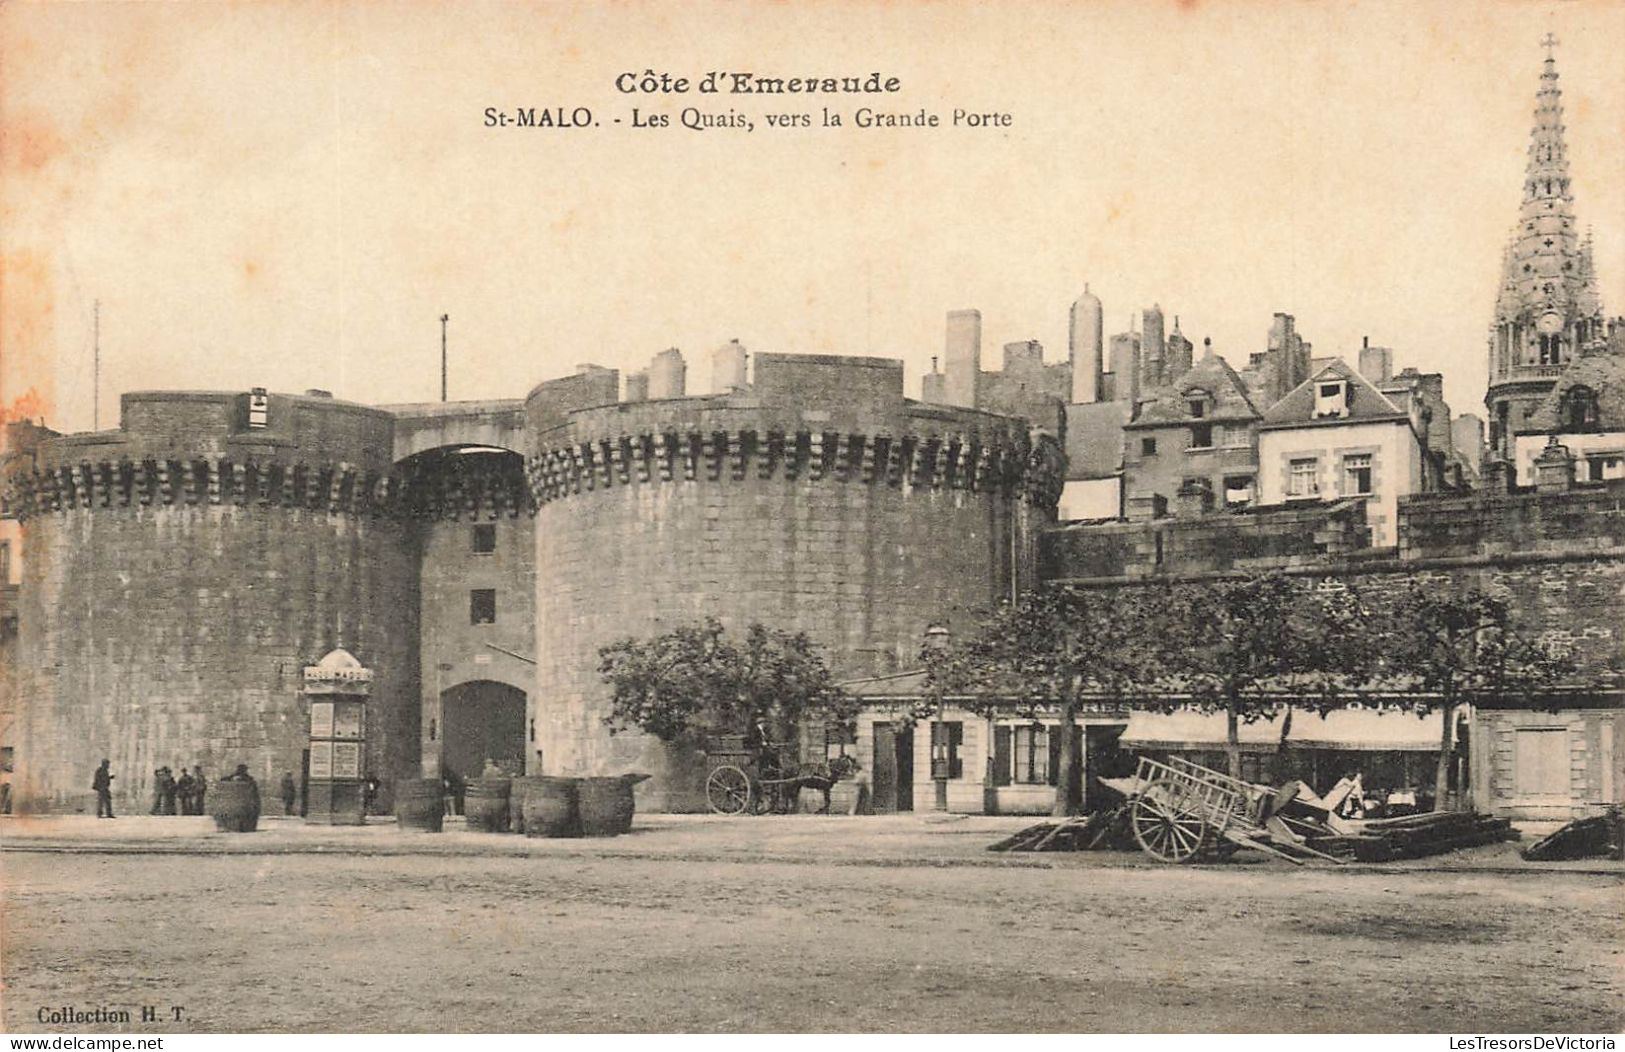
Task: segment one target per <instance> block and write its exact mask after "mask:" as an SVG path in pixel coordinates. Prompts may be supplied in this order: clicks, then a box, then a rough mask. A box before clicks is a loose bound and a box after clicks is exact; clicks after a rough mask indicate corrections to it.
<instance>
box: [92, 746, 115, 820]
mask: <svg viewBox="0 0 1625 1052" xmlns="http://www.w3.org/2000/svg"><path fill="white" fill-rule="evenodd" d="M111 763H112V761H110V760H103V761H102V765H101V766H100V767H98V768H96V776H95V777H94V778H92V779H91V780H90V787H91V788H92V789H94V790H96V817H97V818H112V817H114V816H113V772H112V771H110V770H108V768H109V767H110V766H111Z"/></svg>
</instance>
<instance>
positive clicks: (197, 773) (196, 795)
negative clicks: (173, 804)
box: [192, 764, 209, 815]
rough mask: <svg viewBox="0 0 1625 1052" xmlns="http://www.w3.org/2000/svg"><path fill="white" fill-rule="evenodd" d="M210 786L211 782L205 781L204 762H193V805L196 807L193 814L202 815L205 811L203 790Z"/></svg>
mask: <svg viewBox="0 0 1625 1052" xmlns="http://www.w3.org/2000/svg"><path fill="white" fill-rule="evenodd" d="M208 787H209V783H207V782H205V781H204V780H203V765H202V764H193V765H192V806H193V808H194V810H193V811H192V813H193V814H195V815H201V814H202V813H203V790H205V789H207V788H208Z"/></svg>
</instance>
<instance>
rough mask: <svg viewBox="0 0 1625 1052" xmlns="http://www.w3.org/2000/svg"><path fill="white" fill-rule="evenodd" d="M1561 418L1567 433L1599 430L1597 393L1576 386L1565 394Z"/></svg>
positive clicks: (1587, 388)
mask: <svg viewBox="0 0 1625 1052" xmlns="http://www.w3.org/2000/svg"><path fill="white" fill-rule="evenodd" d="M1560 416H1561V418H1562V421H1563V428H1564V430H1566V431H1595V430H1597V392H1595V391H1593V390H1592V389H1591V388H1589V387H1585V386H1583V385H1581V384H1576V385H1574V386H1573V387H1571V388H1569V389H1568V390H1567V391H1565V392H1563V402H1562V409H1561V411H1560Z"/></svg>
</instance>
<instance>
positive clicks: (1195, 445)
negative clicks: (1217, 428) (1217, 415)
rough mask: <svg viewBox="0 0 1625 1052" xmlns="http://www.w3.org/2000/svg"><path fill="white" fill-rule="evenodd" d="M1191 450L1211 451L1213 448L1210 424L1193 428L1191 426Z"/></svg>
mask: <svg viewBox="0 0 1625 1052" xmlns="http://www.w3.org/2000/svg"><path fill="white" fill-rule="evenodd" d="M1191 448H1192V449H1212V448H1213V425H1212V424H1196V425H1195V426H1193V427H1192V428H1191Z"/></svg>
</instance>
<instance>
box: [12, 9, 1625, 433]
mask: <svg viewBox="0 0 1625 1052" xmlns="http://www.w3.org/2000/svg"><path fill="white" fill-rule="evenodd" d="M1547 32H1552V33H1555V34H1556V36H1557V37H1558V40H1559V44H1558V46H1557V50H1556V53H1557V58H1558V69H1559V72H1560V74H1561V80H1560V85H1561V87H1562V89H1563V98H1564V103H1565V107H1566V120H1567V125H1568V133H1567V137H1568V146H1569V153H1570V157H1571V165H1572V169H1571V172H1572V176H1573V192H1574V197H1575V208H1576V211H1577V214H1578V217H1579V220H1580V223H1581V225H1582V226H1592V227H1594V228H1595V237H1596V263H1597V270H1598V273H1599V278H1600V284H1601V291H1602V297H1603V302H1604V305H1605V308H1606V309H1608V310H1609V311H1610V312H1611V313H1613V314H1622V313H1625V178H1622V174H1625V134H1622V133H1625V77H1622V76H1621V75H1620V57H1619V47H1618V42H1619V41H1620V40H1622V39H1625V3H1620V2H1618V0H1614V2H1610V3H1595V2H1585V0H1574V2H1566V3H1541V2H1529V3H1509V2H1500V3H1497V2H1487V3H1472V4H1469V3H1466V2H1461V3H1454V2H1452V3H1445V2H1431V3H1386V2H1380V3H1379V2H1352V3H1340V4H1309V3H1298V2H1291V0H1279V2H1262V0H1256V2H1241V0H1235V2H1218V0H1213V2H1209V0H1186V2H1183V3H1178V2H1169V3H1158V2H1156V0H1148V2H1134V3H1127V2H1117V0H1090V2H1085V0H1078V2H1072V3H1042V2H1034V3H1028V4H1008V5H993V4H980V3H969V2H962V0H941V2H936V3H930V2H924V0H919V2H903V0H893V2H876V3H858V2H837V0H826V2H807V3H797V4H788V3H765V2H749V0H747V2H743V3H736V4H728V5H721V4H704V3H695V4H684V5H680V6H679V5H670V4H654V3H632V2H627V3H595V4H582V5H569V4H525V3H511V4H482V3H459V4H456V5H441V4H430V3H409V2H403V3H369V4H361V3H334V4H328V3H304V2H284V0H267V2H263V3H255V4H234V3H229V2H228V3H219V4H209V5H202V4H191V3H184V2H183V3H176V4H163V5H159V4H100V3H93V2H92V3H81V4H72V5H69V4H56V3H28V2H15V3H8V4H5V5H4V6H0V69H3V70H4V75H3V76H0V409H4V410H5V411H6V412H8V413H9V414H10V415H12V416H29V417H33V418H39V417H43V418H44V419H45V420H46V422H47V423H48V424H49V425H50V426H53V427H56V428H58V429H61V430H69V431H76V430H85V429H89V428H91V427H92V426H93V424H99V426H101V427H103V428H106V427H111V426H115V425H116V422H117V398H118V394H119V393H120V392H123V391H128V390H144V389H154V388H189V389H215V390H243V389H247V388H249V387H254V386H261V387H268V388H271V389H273V390H280V391H295V392H297V391H302V390H305V389H306V388H323V389H327V390H330V391H332V392H333V393H334V394H335V395H337V396H338V397H340V398H347V399H352V400H356V401H361V402H367V403H375V404H387V403H396V402H412V401H432V400H434V399H436V398H438V397H439V384H440V360H439V359H440V335H441V326H440V321H439V319H440V316H441V315H442V314H445V315H449V317H450V321H449V323H448V325H447V335H448V345H449V357H450V393H451V397H452V398H453V399H473V398H518V397H523V396H524V394H525V393H526V392H527V391H528V390H529V389H530V388H531V387H532V386H534V385H535V384H536V383H538V382H540V381H541V380H544V379H548V378H551V377H554V376H559V375H563V374H565V373H568V372H571V371H573V370H574V369H575V367H576V366H577V365H578V364H580V363H587V362H592V363H596V364H600V365H605V366H610V367H615V368H620V369H623V370H627V369H635V368H640V367H642V366H644V365H646V364H647V363H648V360H649V359H650V357H652V356H653V355H654V354H655V353H657V352H658V351H660V350H662V349H664V348H667V347H673V346H675V347H678V348H680V349H682V350H683V351H684V353H685V355H686V356H687V357H688V359H689V362H690V374H689V375H690V381H691V382H690V390H691V392H695V391H705V390H708V389H709V378H710V368H709V360H710V351H711V350H712V349H713V348H714V347H716V346H719V345H721V344H722V343H724V342H726V341H728V340H729V339H733V338H737V339H739V340H740V341H742V342H743V343H744V344H745V345H746V347H747V348H748V349H750V350H751V351H753V352H757V351H775V352H807V353H826V354H828V353H834V354H873V355H882V356H888V357H897V358H902V359H904V360H905V361H906V363H907V365H908V370H909V376H910V379H909V387H908V390H909V393H910V394H911V395H912V394H915V393H917V391H918V382H919V375H920V373H922V372H924V371H926V370H928V369H929V368H930V361H931V357H932V356H933V355H940V354H941V353H942V350H941V349H942V345H943V340H944V316H945V315H946V313H947V312H948V311H950V310H954V309H961V308H971V307H974V308H977V309H979V310H980V311H981V312H982V318H983V360H984V366H985V367H989V368H992V367H996V365H997V363H998V362H999V360H1000V352H999V348H1000V347H1001V346H1002V345H1003V344H1004V343H1006V342H1011V341H1016V340H1026V339H1037V340H1039V341H1041V342H1042V343H1043V344H1044V345H1045V348H1046V352H1047V357H1048V358H1049V360H1060V359H1061V358H1063V357H1064V355H1065V353H1066V341H1067V315H1068V309H1069V306H1070V304H1071V302H1072V300H1073V299H1074V298H1075V297H1076V296H1077V295H1078V294H1079V293H1080V292H1082V291H1083V288H1084V286H1085V283H1087V284H1088V286H1089V288H1090V289H1091V291H1093V292H1094V293H1095V294H1096V295H1098V296H1099V297H1100V298H1101V299H1102V301H1103V302H1104V305H1105V315H1106V331H1107V332H1108V333H1111V332H1115V331H1120V330H1123V329H1125V328H1127V327H1128V326H1129V323H1130V320H1131V318H1134V317H1135V316H1136V315H1137V313H1138V311H1139V310H1140V309H1142V308H1144V307H1146V306H1149V305H1150V304H1152V303H1153V302H1156V303H1159V304H1160V305H1161V306H1162V308H1163V310H1164V312H1165V313H1166V314H1168V315H1169V316H1170V319H1169V324H1170V325H1171V324H1172V317H1173V316H1175V315H1177V316H1178V317H1179V320H1180V325H1181V328H1182V330H1183V331H1184V333H1185V334H1186V335H1187V336H1188V337H1190V338H1191V339H1192V340H1193V341H1194V342H1195V343H1196V344H1197V346H1198V348H1200V346H1201V344H1202V341H1203V339H1204V338H1206V337H1210V338H1211V339H1212V340H1213V343H1214V347H1215V349H1216V350H1217V351H1218V352H1219V353H1221V354H1224V355H1225V356H1226V357H1227V358H1228V359H1229V360H1230V361H1231V362H1232V364H1235V365H1238V366H1240V365H1244V364H1245V362H1246V358H1247V355H1248V354H1249V353H1251V352H1254V351H1259V350H1262V349H1263V347H1264V342H1265V336H1266V333H1267V331H1268V329H1269V325H1270V319H1271V315H1272V314H1273V313H1274V312H1276V311H1284V312H1289V313H1292V314H1294V315H1295V316H1296V318H1297V326H1298V330H1299V332H1300V333H1302V334H1303V335H1304V336H1305V338H1307V339H1309V340H1310V341H1311V342H1312V343H1313V345H1314V353H1315V354H1316V355H1317V356H1320V355H1331V354H1344V355H1354V354H1355V353H1356V352H1357V348H1358V347H1359V345H1360V341H1361V339H1362V337H1369V338H1370V339H1371V342H1372V343H1375V344H1382V345H1386V346H1391V347H1393V348H1394V349H1395V358H1396V366H1398V367H1403V366H1406V365H1414V366H1416V367H1417V368H1419V369H1422V370H1423V371H1440V372H1443V373H1444V374H1445V377H1446V395H1447V397H1448V399H1449V400H1450V401H1451V403H1452V405H1453V407H1454V408H1455V409H1456V411H1457V412H1462V411H1478V412H1482V398H1483V391H1484V385H1485V361H1484V358H1485V338H1486V332H1487V328H1488V325H1489V322H1490V317H1491V310H1492V308H1493V304H1494V299H1495V292H1496V288H1497V284H1498V279H1499V273H1498V271H1499V265H1500V253H1501V247H1502V245H1503V243H1504V241H1505V239H1506V237H1507V235H1508V233H1509V231H1510V230H1511V228H1512V225H1513V223H1514V221H1515V219H1516V218H1517V211H1518V204H1519V200H1520V192H1521V190H1520V182H1521V178H1522V173H1523V167H1524V160H1525V149H1526V147H1527V144H1528V139H1529V130H1530V125H1531V122H1532V114H1533V110H1534V102H1535V91H1536V88H1537V86H1538V80H1539V74H1540V67H1541V60H1542V58H1543V55H1544V51H1543V49H1542V48H1541V46H1540V43H1539V42H1540V40H1541V38H1542V36H1543V35H1544V34H1546V33H1547ZM645 71H654V72H656V73H669V74H671V75H672V76H673V77H684V78H688V79H689V80H690V82H691V83H690V86H689V91H687V92H684V93H656V94H652V95H645V94H641V93H630V94H628V93H623V92H621V91H619V90H617V88H616V80H617V77H619V76H620V75H621V74H624V73H632V74H643V73H644V72H645ZM710 71H724V72H739V71H751V72H754V73H756V74H758V75H762V76H781V77H786V78H788V77H792V76H806V75H815V76H836V77H838V76H848V75H855V76H863V77H867V76H868V75H869V74H870V73H873V72H878V73H880V74H881V75H882V77H883V78H888V77H896V78H897V80H898V81H899V89H898V90H897V91H896V92H892V93H883V94H881V95H878V96H876V95H858V96H854V95H833V96H830V95H777V96H760V95H730V94H725V93H716V94H700V93H699V92H697V91H696V90H695V83H696V82H697V81H698V80H699V79H700V78H702V77H703V76H704V75H705V74H706V73H707V72H710ZM860 106H869V107H871V108H872V109H874V110H878V111H883V112H887V113H896V114H917V113H919V112H920V111H922V110H923V111H926V112H928V113H934V114H937V115H938V116H939V118H940V120H941V121H942V124H943V126H941V127H937V128H859V127H856V126H854V124H853V120H852V117H853V114H854V111H855V110H857V109H858V108H859V107H860ZM488 107H492V108H496V109H498V110H501V111H504V112H507V113H509V114H513V113H516V112H517V110H519V109H520V108H526V107H534V108H535V109H536V110H537V111H538V113H540V112H543V111H546V110H547V109H549V108H556V107H562V108H563V109H564V110H565V111H567V112H568V111H573V110H575V109H576V108H578V107H582V108H586V109H589V110H590V111H591V113H592V120H593V121H594V122H596V124H595V126H588V127H579V128H556V127H555V128H516V127H507V128H501V127H498V128H492V127H488V126H487V125H486V122H485V119H484V118H485V112H486V110H487V108H488ZM685 107H696V108H697V109H698V110H699V111H701V112H703V113H705V114H707V115H711V116H716V115H724V116H727V115H734V114H737V115H741V116H743V117H745V118H746V119H748V120H750V121H752V122H753V125H754V127H753V129H752V130H749V131H746V130H743V129H738V128H712V129H708V130H698V131H696V130H689V129H686V128H684V127H682V126H681V124H680V117H681V113H682V111H683V109H684V108H685ZM825 107H828V108H829V109H830V110H832V111H833V112H835V113H837V114H840V115H842V116H843V117H844V118H845V120H844V123H843V126H842V127H840V128H826V127H823V126H822V114H823V110H824V108H825ZM634 108H636V109H637V111H638V119H639V120H641V121H647V119H648V118H651V117H661V116H664V117H666V118H668V119H669V121H670V124H669V125H668V126H666V127H634V126H633V124H634V117H633V110H634ZM955 108H962V109H965V110H967V111H970V112H996V113H1007V114H1009V115H1010V122H1009V125H1008V126H1007V127H991V128H989V127H983V128H965V127H953V126H952V123H951V117H952V113H953V111H954V109H955ZM778 113H784V114H795V113H805V114H807V115H808V117H809V119H810V120H811V121H812V123H813V125H814V126H813V127H810V128H783V127H772V126H770V125H769V124H768V122H767V120H766V118H767V115H768V114H778ZM617 120H618V121H619V123H617ZM97 303H99V305H100V307H99V316H100V325H99V329H100V335H99V346H100V356H101V367H100V382H99V384H94V383H93V382H92V375H93V368H92V362H93V357H94V354H95V348H96V346H97V343H98V340H97V336H96V321H95V315H96V306H95V305H96V304H97ZM98 395H99V408H98V406H97V401H98Z"/></svg>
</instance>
